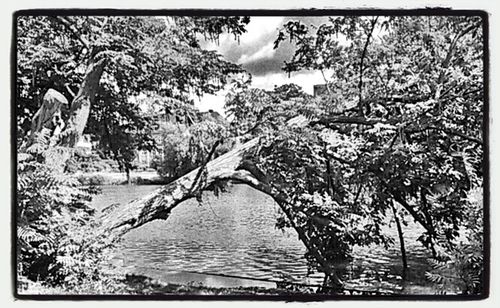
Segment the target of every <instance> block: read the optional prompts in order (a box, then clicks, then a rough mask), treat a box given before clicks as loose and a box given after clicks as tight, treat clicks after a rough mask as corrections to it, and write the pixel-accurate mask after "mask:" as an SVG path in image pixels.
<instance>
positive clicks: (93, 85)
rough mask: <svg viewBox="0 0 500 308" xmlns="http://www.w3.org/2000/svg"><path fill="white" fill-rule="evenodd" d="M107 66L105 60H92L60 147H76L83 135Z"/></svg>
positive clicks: (72, 106) (74, 100)
mask: <svg viewBox="0 0 500 308" xmlns="http://www.w3.org/2000/svg"><path fill="white" fill-rule="evenodd" d="M104 65H105V59H100V60H91V61H90V64H89V66H88V67H87V71H86V73H85V77H84V79H83V82H82V85H81V86H80V89H79V90H78V94H77V95H76V96H75V98H74V99H73V102H72V103H71V108H70V112H69V119H68V123H67V126H66V129H65V130H64V132H63V133H62V135H61V140H60V145H62V146H66V147H74V146H75V145H76V143H77V142H78V140H80V138H81V137H82V135H83V130H84V129H85V126H86V125H87V120H88V118H89V114H90V107H91V106H92V102H93V101H94V99H95V96H96V94H97V90H98V87H99V80H100V79H101V76H102V73H103V70H104Z"/></svg>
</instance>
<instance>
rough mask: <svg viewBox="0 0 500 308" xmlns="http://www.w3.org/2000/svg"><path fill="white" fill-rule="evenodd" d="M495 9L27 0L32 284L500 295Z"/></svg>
mask: <svg viewBox="0 0 500 308" xmlns="http://www.w3.org/2000/svg"><path fill="white" fill-rule="evenodd" d="M488 17H489V16H488V14H487V13H486V12H484V11H481V10H472V9H471V10H453V9H418V10H377V9H372V10H368V9H366V10H323V9H319V10H305V9H304V10H279V11H278V10H275V11H272V10H250V11H245V10H241V11H238V10H200V9H197V10H156V11H155V10H150V11H137V10H135V11H134V10H85V9H75V10H58V9H50V10H20V11H17V12H15V14H14V16H13V29H12V31H13V41H12V42H13V46H12V53H13V54H12V57H13V59H14V60H13V61H14V62H13V64H12V65H13V68H12V76H11V78H12V83H13V86H12V87H13V92H12V107H11V119H12V128H13V135H12V137H11V146H12V148H13V152H14V153H15V157H14V158H13V171H12V172H13V177H14V180H13V183H14V185H13V187H12V194H13V197H12V198H13V200H12V211H13V213H14V214H13V216H14V221H13V222H12V223H13V236H12V241H13V247H14V248H13V251H12V254H13V260H15V261H14V264H13V267H14V268H13V275H14V276H15V277H14V288H15V289H14V296H15V297H16V298H18V299H45V298H47V299H48V298H63V299H64V298H66V297H69V298H75V299H79V298H82V299H84V298H86V296H88V298H95V299H99V298H114V297H119V298H122V299H128V298H138V299H139V298H145V299H147V298H151V299H160V300H162V299H164V300H169V299H210V298H212V299H213V298H216V299H232V300H245V299H257V300H258V299H271V300H273V299H274V300H300V301H312V300H318V299H319V300H330V299H332V300H334V299H342V300H349V299H356V298H363V299H410V300H411V299H422V298H423V299H426V298H428V299H464V300H469V299H485V298H487V297H488V296H489V292H490V288H489V246H488V245H489V244H488V243H489V241H488V239H489V227H488V226H489V223H488V221H489V216H488V213H489V206H490V205H489V199H488V197H487V195H488V191H489V178H488V177H489V162H488V155H489V154H488V134H489V132H488V111H489V109H488V108H489V101H488V90H489V89H488V63H489V53H488V43H489V41H488V40H489V38H488V23H489V20H488Z"/></svg>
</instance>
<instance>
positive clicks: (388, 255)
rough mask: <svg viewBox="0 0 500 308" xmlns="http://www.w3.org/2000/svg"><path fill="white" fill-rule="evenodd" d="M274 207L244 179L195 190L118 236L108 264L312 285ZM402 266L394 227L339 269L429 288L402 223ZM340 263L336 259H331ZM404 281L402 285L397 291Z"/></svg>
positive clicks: (112, 193)
mask: <svg viewBox="0 0 500 308" xmlns="http://www.w3.org/2000/svg"><path fill="white" fill-rule="evenodd" d="M157 187H158V186H104V187H103V193H102V194H101V195H99V196H97V197H96V198H95V199H94V201H93V203H94V205H95V206H96V207H97V208H102V207H104V206H106V205H109V204H111V203H124V202H128V201H130V200H132V199H135V198H139V197H142V196H144V195H146V194H147V193H149V192H151V191H153V190H155V189H156V188H157ZM279 215H280V209H279V207H278V205H277V204H276V203H275V202H274V201H273V200H272V199H271V198H270V197H269V196H267V195H265V194H263V193H261V192H259V191H257V190H255V189H253V188H251V187H248V186H245V185H235V186H233V187H231V189H230V192H229V193H224V194H222V195H221V196H219V197H215V196H214V195H213V194H212V193H211V192H207V193H204V194H203V203H202V204H201V205H200V204H199V203H198V202H197V201H196V200H188V201H185V202H183V203H182V204H180V205H179V206H177V207H176V208H175V209H173V210H172V213H171V216H170V217H169V218H168V220H166V221H153V222H151V223H148V224H146V225H144V226H142V227H140V228H137V229H135V230H132V231H131V232H129V233H128V234H127V235H125V237H124V239H123V241H122V242H121V243H120V245H119V247H118V249H117V250H116V255H115V256H114V259H113V262H114V264H116V265H119V266H120V268H123V269H124V270H126V271H127V272H129V273H130V272H131V273H137V274H143V275H147V276H150V277H153V278H157V279H161V280H164V281H168V282H176V283H187V282H190V281H193V282H201V283H203V284H205V285H209V286H217V287H233V286H264V287H275V286H276V285H275V283H269V282H262V281H255V280H246V279H234V278H227V277H218V276H214V275H203V274H197V273H193V272H198V273H200V272H203V273H218V274H225V275H236V276H243V277H252V278H261V279H270V280H282V279H283V278H284V277H286V279H288V280H291V281H295V282H301V283H309V284H320V283H321V282H322V277H323V276H322V274H320V273H315V274H314V273H313V274H312V275H309V276H308V275H307V266H306V261H305V259H304V253H305V251H306V250H305V247H304V245H303V244H302V242H300V240H299V239H298V237H297V235H296V233H295V231H293V230H286V231H285V232H283V231H281V230H278V229H277V228H276V227H275V222H276V218H277V217H278V216H279ZM403 230H404V233H405V239H406V247H407V252H408V264H409V272H408V275H407V280H406V281H405V282H403V281H402V279H401V270H402V265H401V256H400V250H399V242H398V240H397V233H396V230H395V226H392V228H387V229H386V232H387V233H388V234H390V235H391V236H393V237H394V238H395V245H393V246H392V247H390V248H389V249H385V248H384V247H379V246H370V247H355V250H354V256H355V258H354V260H353V261H352V262H350V263H349V264H344V265H342V267H343V268H344V271H343V275H344V279H345V280H346V281H347V282H351V283H352V284H354V285H355V286H356V287H368V288H374V287H376V288H379V289H381V290H392V291H396V292H409V293H414V292H418V293H432V292H433V291H432V288H431V286H430V284H429V283H428V282H427V281H426V280H425V277H424V273H425V271H426V270H428V265H427V262H426V258H427V257H428V253H427V252H426V251H425V250H424V249H423V248H422V247H421V245H420V243H418V242H417V241H416V238H417V237H418V236H419V235H420V233H421V231H422V230H421V229H420V228H418V226H416V225H415V224H409V225H408V226H403ZM339 266H340V265H339ZM403 286H404V290H401V289H402V287H403Z"/></svg>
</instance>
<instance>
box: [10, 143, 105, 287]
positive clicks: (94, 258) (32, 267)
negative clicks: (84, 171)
mask: <svg viewBox="0 0 500 308" xmlns="http://www.w3.org/2000/svg"><path fill="white" fill-rule="evenodd" d="M64 151H67V150H64V149H62V150H61V149H56V150H50V151H47V150H45V151H40V149H36V150H34V151H32V152H31V153H21V154H19V155H18V160H19V163H18V169H17V175H18V181H17V238H18V242H17V257H18V260H17V265H18V273H17V274H18V277H19V278H25V279H19V281H20V285H19V286H18V287H19V288H22V287H23V286H25V285H26V281H31V282H39V283H41V284H43V285H49V286H53V287H57V286H59V287H64V288H67V289H68V288H77V287H78V286H81V285H82V284H85V283H89V282H95V281H99V280H102V279H103V275H104V274H103V273H102V272H101V270H100V268H101V267H100V264H101V263H102V262H103V261H104V259H105V256H106V254H105V249H106V247H109V246H110V245H109V243H106V242H105V239H104V238H102V237H98V236H97V235H96V234H95V230H96V222H95V221H94V218H93V213H94V210H93V209H92V208H91V207H90V206H89V204H90V201H91V199H92V196H93V195H95V194H96V193H98V189H97V188H95V187H94V186H88V187H82V186H81V185H80V183H79V182H78V181H77V180H76V179H75V178H74V177H71V176H69V175H68V174H65V173H63V171H62V169H61V168H58V167H57V164H56V165H52V164H50V163H48V161H52V162H58V161H61V160H62V159H60V158H58V157H57V155H60V154H61V153H64ZM63 155H66V154H63ZM54 156H55V157H54Z"/></svg>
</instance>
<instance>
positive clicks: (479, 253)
mask: <svg viewBox="0 0 500 308" xmlns="http://www.w3.org/2000/svg"><path fill="white" fill-rule="evenodd" d="M482 194H483V189H482V185H481V186H479V187H476V188H475V189H472V190H471V191H470V192H469V193H468V195H467V198H466V201H467V203H466V204H467V211H466V213H467V215H465V219H466V222H465V223H464V228H463V229H462V230H460V231H461V233H462V236H461V241H460V242H458V243H448V245H446V249H444V250H442V251H440V254H439V256H438V258H436V259H430V260H429V263H430V265H431V266H432V270H431V271H430V272H427V273H426V277H427V279H428V280H430V281H431V282H433V283H434V284H436V286H437V287H438V291H439V293H446V292H456V293H462V294H481V293H483V283H482V282H483V270H484V264H483V254H484V250H483V226H484V224H483V198H482V196H483V195H482Z"/></svg>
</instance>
